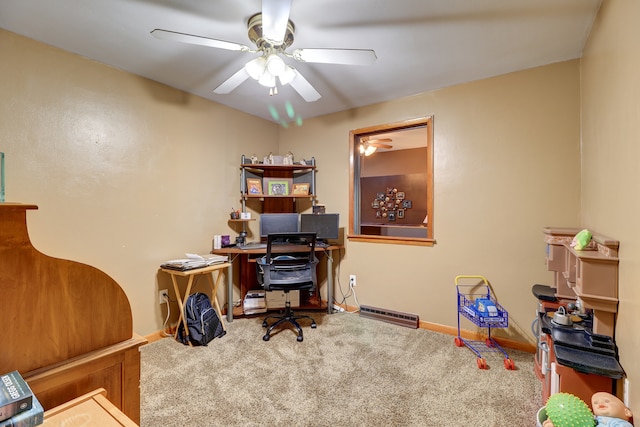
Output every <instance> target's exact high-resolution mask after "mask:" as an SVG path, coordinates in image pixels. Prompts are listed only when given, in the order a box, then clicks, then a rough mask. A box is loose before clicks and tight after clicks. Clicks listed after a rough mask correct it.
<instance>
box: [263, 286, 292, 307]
mask: <svg viewBox="0 0 640 427" xmlns="http://www.w3.org/2000/svg"><path fill="white" fill-rule="evenodd" d="M265 294H266V300H267V308H268V309H272V308H284V302H285V295H284V292H283V291H267V292H265ZM289 300H290V301H291V307H300V291H298V290H296V291H289Z"/></svg>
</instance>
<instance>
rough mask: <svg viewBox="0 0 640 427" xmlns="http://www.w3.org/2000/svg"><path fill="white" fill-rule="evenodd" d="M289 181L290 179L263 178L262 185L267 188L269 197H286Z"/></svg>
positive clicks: (289, 186) (289, 185)
mask: <svg viewBox="0 0 640 427" xmlns="http://www.w3.org/2000/svg"><path fill="white" fill-rule="evenodd" d="M291 181H292V180H291V179H278V178H276V179H273V178H265V179H264V185H265V186H266V187H267V194H268V195H269V196H288V195H289V190H290V188H291Z"/></svg>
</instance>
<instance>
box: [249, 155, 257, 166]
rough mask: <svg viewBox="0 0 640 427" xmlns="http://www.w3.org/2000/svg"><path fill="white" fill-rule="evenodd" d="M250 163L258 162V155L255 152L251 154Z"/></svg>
mask: <svg viewBox="0 0 640 427" xmlns="http://www.w3.org/2000/svg"><path fill="white" fill-rule="evenodd" d="M251 164H252V165H257V164H258V156H256V155H255V153H254V154H253V156H251Z"/></svg>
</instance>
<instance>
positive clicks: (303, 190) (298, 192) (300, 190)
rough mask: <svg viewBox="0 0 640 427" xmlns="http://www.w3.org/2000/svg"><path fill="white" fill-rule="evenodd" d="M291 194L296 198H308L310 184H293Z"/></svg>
mask: <svg viewBox="0 0 640 427" xmlns="http://www.w3.org/2000/svg"><path fill="white" fill-rule="evenodd" d="M291 194H292V195H294V196H307V195H309V183H308V182H305V183H296V184H293V188H292V189H291Z"/></svg>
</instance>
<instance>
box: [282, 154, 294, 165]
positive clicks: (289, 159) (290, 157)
mask: <svg viewBox="0 0 640 427" xmlns="http://www.w3.org/2000/svg"><path fill="white" fill-rule="evenodd" d="M282 163H283V164H285V165H292V164H293V153H292V152H291V151H289V152H288V153H287V155H286V156H285V157H284V159H283V162H282Z"/></svg>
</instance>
